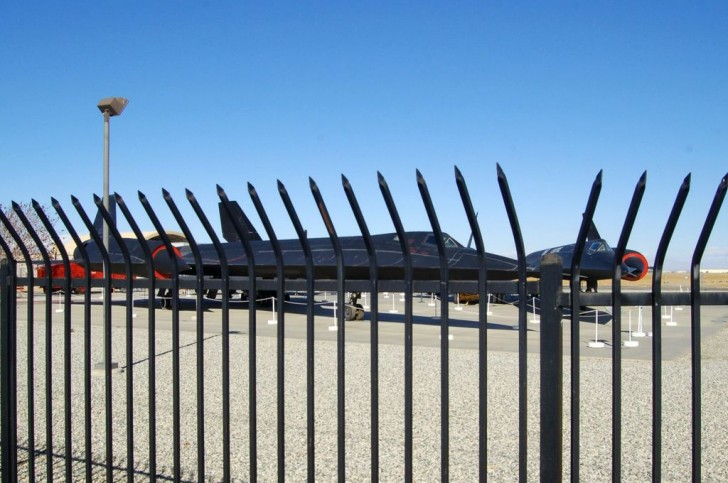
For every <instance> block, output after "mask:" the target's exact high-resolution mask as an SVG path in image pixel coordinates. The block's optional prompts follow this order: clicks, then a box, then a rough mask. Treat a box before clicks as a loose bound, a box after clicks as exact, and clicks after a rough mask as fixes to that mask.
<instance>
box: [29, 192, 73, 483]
mask: <svg viewBox="0 0 728 483" xmlns="http://www.w3.org/2000/svg"><path fill="white" fill-rule="evenodd" d="M32 205H33V209H34V210H35V212H36V214H37V215H38V219H39V220H40V221H41V223H42V224H43V227H44V228H45V230H46V232H47V233H48V234H49V235H50V237H51V239H52V240H53V243H54V244H55V245H56V247H57V249H58V251H59V253H60V254H61V258H62V260H63V268H64V273H65V276H64V279H63V304H64V310H63V397H64V445H65V450H66V454H65V463H66V468H65V469H66V472H65V476H66V480H71V479H72V478H73V474H72V472H71V469H72V468H71V462H72V461H71V455H72V454H73V438H72V431H71V429H72V428H71V265H70V263H69V260H68V253H67V252H66V249H65V248H64V246H63V242H62V241H61V238H60V236H58V233H56V231H55V230H54V229H53V224H52V223H51V222H50V221H49V220H48V217H47V216H46V214H45V212H44V211H43V209H42V208H41V206H40V204H39V203H38V202H37V201H35V200H32Z"/></svg>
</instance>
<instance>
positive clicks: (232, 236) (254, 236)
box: [218, 201, 262, 242]
mask: <svg viewBox="0 0 728 483" xmlns="http://www.w3.org/2000/svg"><path fill="white" fill-rule="evenodd" d="M230 204H231V206H232V208H233V211H234V212H235V217H236V218H237V219H238V220H240V221H242V222H244V225H245V226H247V227H248V234H249V235H250V240H251V241H257V240H262V238H261V237H260V235H259V234H258V231H257V230H256V229H255V227H253V224H252V223H251V222H250V219H248V217H247V216H246V215H245V213H244V212H243V209H242V208H240V205H239V204H238V202H237V201H231V202H230ZM218 207H219V209H220V225H221V227H222V237H223V238H224V239H225V241H227V242H236V241H239V240H240V237H239V236H238V234H237V232H236V231H235V225H233V221H232V220H231V219H230V217H228V214H227V211H226V210H225V207H224V206H223V205H222V203H218Z"/></svg>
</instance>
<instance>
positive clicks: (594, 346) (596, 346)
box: [571, 310, 604, 349]
mask: <svg viewBox="0 0 728 483" xmlns="http://www.w3.org/2000/svg"><path fill="white" fill-rule="evenodd" d="M571 316H572V317H573V316H574V314H571ZM587 347H591V348H592V349H601V348H603V347H604V342H602V341H600V340H599V311H598V310H595V311H594V340H591V341H589V343H588V344H587Z"/></svg>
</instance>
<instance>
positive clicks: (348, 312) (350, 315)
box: [344, 305, 356, 320]
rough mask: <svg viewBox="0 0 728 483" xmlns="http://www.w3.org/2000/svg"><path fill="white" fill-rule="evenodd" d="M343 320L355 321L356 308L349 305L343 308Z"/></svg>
mask: <svg viewBox="0 0 728 483" xmlns="http://www.w3.org/2000/svg"><path fill="white" fill-rule="evenodd" d="M344 318H345V319H346V320H355V319H356V308H355V307H352V306H351V305H347V306H346V307H345V308H344Z"/></svg>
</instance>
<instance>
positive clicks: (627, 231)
mask: <svg viewBox="0 0 728 483" xmlns="http://www.w3.org/2000/svg"><path fill="white" fill-rule="evenodd" d="M646 180H647V172H646V171H645V172H644V173H642V176H640V179H639V181H638V182H637V186H635V189H634V193H633V195H632V201H631V202H630V205H629V209H628V211H627V216H626V217H625V220H624V225H623V226H622V233H621V234H620V236H619V242H618V243H617V248H616V249H615V250H614V262H613V264H614V270H613V276H612V481H614V482H618V481H621V479H622V258H623V257H624V254H625V251H626V249H627V242H628V241H629V237H630V235H631V234H632V228H633V227H634V222H635V220H636V219H637V212H638V211H639V207H640V203H641V202H642V196H643V195H644V193H645V187H646V182H647V181H646Z"/></svg>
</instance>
